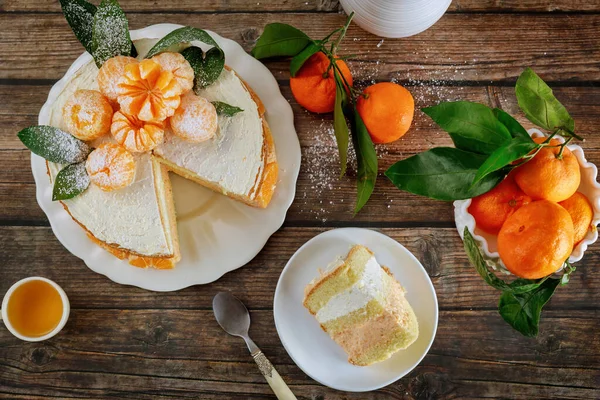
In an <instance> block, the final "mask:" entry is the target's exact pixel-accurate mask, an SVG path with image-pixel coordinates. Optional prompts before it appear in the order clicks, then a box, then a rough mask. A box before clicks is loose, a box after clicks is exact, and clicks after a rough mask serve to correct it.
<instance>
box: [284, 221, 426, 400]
mask: <svg viewBox="0 0 600 400" xmlns="http://www.w3.org/2000/svg"><path fill="white" fill-rule="evenodd" d="M355 244H362V245H364V246H367V247H368V248H369V249H371V251H373V253H375V257H376V258H377V261H378V262H379V263H380V264H381V265H385V266H387V267H388V268H389V269H390V271H392V273H393V274H394V277H395V278H396V279H397V280H398V281H399V282H400V283H401V284H402V286H404V288H405V289H406V291H407V295H406V297H407V299H408V301H409V303H410V304H411V306H412V307H413V309H414V311H415V314H416V316H417V320H418V322H419V337H418V339H417V340H416V342H415V343H413V344H412V345H411V346H409V347H408V348H407V349H405V350H400V351H399V352H397V353H396V354H394V355H393V356H392V357H391V358H389V359H388V360H386V361H382V362H380V363H376V364H373V365H371V366H368V367H358V366H355V365H352V364H350V363H349V362H348V356H347V355H346V353H345V352H344V351H343V350H342V348H341V347H339V346H338V345H337V344H336V343H335V342H334V341H333V340H332V339H331V338H330V337H329V335H328V334H327V333H325V332H324V331H323V330H322V329H321V327H320V326H319V323H318V322H317V320H316V319H315V318H314V316H312V315H311V314H310V313H309V312H308V310H307V309H306V308H304V306H303V305H302V301H303V299H304V287H305V286H306V285H307V284H308V283H309V282H310V281H311V280H312V279H314V278H316V277H317V276H318V272H317V271H318V269H319V268H321V269H325V268H326V267H327V265H328V264H329V263H331V262H332V261H333V260H335V259H336V257H339V256H346V254H347V253H348V251H349V250H350V248H351V247H352V246H353V245H355ZM273 314H274V317H275V326H276V327H277V333H278V334H279V338H280V339H281V342H282V343H283V346H284V347H285V349H286V350H287V352H288V354H289V355H290V357H291V358H292V359H293V360H294V362H295V363H296V364H297V365H298V366H299V367H300V368H301V369H302V370H303V371H304V372H305V373H306V374H307V375H309V376H310V377H311V378H313V379H314V380H316V381H317V382H319V383H321V384H323V385H326V386H329V387H331V388H333V389H337V390H344V391H349V392H366V391H369V390H376V389H379V388H382V387H384V386H386V385H389V384H390V383H392V382H394V381H396V380H398V379H400V378H402V377H403V376H405V375H406V374H408V373H409V372H410V371H411V370H412V369H413V368H415V367H416V366H417V365H418V364H419V363H420V362H421V360H422V359H423V357H425V354H427V352H428V351H429V348H430V347H431V344H432V343H433V339H434V337H435V332H436V330H437V324H438V303H437V297H436V294H435V289H434V288H433V284H432V283H431V279H429V275H427V272H426V271H425V268H423V266H422V265H421V263H420V262H419V260H417V259H416V258H415V256H414V255H413V254H412V253H411V252H410V251H408V250H407V249H406V248H405V247H404V246H402V245H401V244H400V243H398V242H396V241H395V240H394V239H392V238H390V237H388V236H386V235H384V234H382V233H379V232H376V231H372V230H369V229H360V228H343V229H335V230H331V231H327V232H324V233H321V234H320V235H318V236H315V237H314V238H312V239H311V240H309V241H308V242H306V244H304V245H303V246H302V247H300V249H298V251H296V253H295V254H294V255H293V256H292V258H290V260H289V261H288V263H287V265H286V266H285V268H284V269H283V272H282V273H281V277H280V278H279V282H278V283H277V289H276V290H275V299H274V303H273Z"/></svg>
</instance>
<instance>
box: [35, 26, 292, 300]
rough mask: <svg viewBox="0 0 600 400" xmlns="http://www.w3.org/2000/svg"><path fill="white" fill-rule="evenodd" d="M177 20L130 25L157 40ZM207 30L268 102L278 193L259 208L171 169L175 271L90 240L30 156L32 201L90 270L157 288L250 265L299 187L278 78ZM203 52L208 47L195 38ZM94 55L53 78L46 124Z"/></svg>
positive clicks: (136, 35)
mask: <svg viewBox="0 0 600 400" xmlns="http://www.w3.org/2000/svg"><path fill="white" fill-rule="evenodd" d="M181 26H182V25H175V24H158V25H152V26H149V27H147V28H144V29H139V30H134V31H131V38H132V39H133V40H137V39H144V38H162V37H163V36H165V35H166V34H168V33H169V32H171V31H173V30H174V29H177V28H180V27H181ZM208 33H209V34H210V35H211V36H212V37H213V38H214V39H215V41H216V42H217V43H218V44H219V46H221V48H222V49H223V50H224V52H225V61H226V64H227V65H228V66H230V67H232V68H233V69H234V70H235V71H236V72H237V73H238V74H239V75H240V76H241V77H242V78H243V79H244V80H245V81H246V82H247V83H248V84H249V85H250V86H251V87H252V89H253V90H254V91H255V92H256V93H257V94H258V96H259V97H260V98H261V100H262V102H263V103H264V105H265V107H266V110H267V112H266V118H267V121H268V123H269V126H270V128H271V130H272V133H273V139H274V141H275V147H276V153H277V161H278V163H279V178H278V182H277V188H276V190H275V194H274V196H273V199H272V201H271V203H270V204H269V206H268V207H267V208H266V209H257V208H253V207H249V206H246V205H244V204H241V203H238V202H236V201H234V200H231V199H229V198H228V197H225V196H222V195H220V194H217V193H214V192H212V191H210V190H208V189H205V188H203V187H201V186H199V185H197V184H195V183H193V182H190V181H187V180H185V179H183V178H180V177H178V176H175V175H174V174H171V179H172V184H173V193H174V198H175V209H176V211H177V226H178V232H179V241H180V243H181V261H180V262H179V263H178V264H177V266H176V267H175V269H172V270H155V269H140V268H136V267H133V266H131V265H129V264H128V263H127V262H126V261H123V260H119V259H118V258H116V257H114V256H113V255H111V254H109V253H108V252H107V251H105V250H103V249H102V248H100V247H99V246H98V245H96V244H94V243H93V242H92V241H91V240H90V239H88V237H87V235H86V234H85V232H84V231H83V229H81V227H80V226H79V225H77V223H75V222H74V221H73V220H72V219H71V217H70V216H69V214H68V213H67V212H66V211H65V210H64V209H63V207H62V206H61V204H60V203H59V202H52V186H51V184H50V180H49V179H48V175H47V172H46V164H45V161H44V160H43V159H42V158H41V157H38V156H36V155H34V154H33V155H32V158H31V167H32V170H33V176H34V178H35V182H36V185H37V200H38V203H39V204H40V207H41V208H42V209H43V210H44V212H45V213H46V215H47V216H48V219H49V220H50V225H51V226H52V230H53V231H54V234H55V235H56V237H57V238H58V240H59V241H60V242H61V243H62V244H63V245H64V246H65V247H66V248H67V249H68V250H69V251H70V252H71V253H73V254H74V255H75V256H77V257H79V258H81V259H82V260H83V261H84V262H85V263H86V265H87V266H88V267H89V268H90V269H92V270H93V271H95V272H98V273H100V274H104V275H106V276H107V277H108V278H110V279H112V280H113V281H115V282H117V283H121V284H127V285H133V286H138V287H141V288H144V289H148V290H155V291H173V290H179V289H182V288H185V287H187V286H191V285H197V284H204V283H209V282H212V281H215V280H217V279H219V278H220V277H221V276H223V275H224V274H225V273H227V272H229V271H232V270H234V269H236V268H239V267H241V266H243V265H245V264H247V263H248V262H249V261H250V260H252V258H254V257H255V256H256V254H258V252H259V251H260V250H261V249H262V248H263V247H264V245H265V243H266V242H267V240H268V239H269V237H270V236H271V235H272V234H273V233H275V231H277V230H278V229H279V228H280V227H281V224H283V221H284V219H285V215H286V212H287V210H288V208H289V207H290V205H291V204H292V201H293V200H294V195H295V192H296V179H297V178H298V172H299V170H300V143H299V142H298V137H297V136H296V130H295V128H294V115H293V113H292V109H291V107H290V105H289V103H288V102H287V101H286V99H285V98H284V97H283V96H282V95H281V92H280V91H279V86H278V84H277V81H276V80H275V78H274V77H273V75H272V74H271V72H270V71H269V70H268V69H267V68H266V67H265V66H264V65H263V64H262V63H261V62H259V61H257V60H256V59H254V58H253V57H252V56H250V55H249V54H247V53H246V52H245V51H244V49H242V47H241V46H240V45H239V44H237V43H236V42H234V41H233V40H229V39H225V38H222V37H221V36H219V35H217V34H216V33H214V32H210V31H208ZM194 45H197V46H199V47H202V48H203V49H204V50H206V49H207V46H206V45H204V44H202V43H199V42H198V43H194ZM90 60H91V56H90V55H89V54H88V53H84V54H83V55H81V56H80V57H79V58H78V59H77V60H76V61H75V62H74V63H73V65H71V67H70V68H69V70H68V71H67V73H66V74H65V76H64V77H63V78H62V79H61V80H60V81H58V82H57V83H56V84H55V85H54V87H53V88H52V90H51V91H50V94H49V96H48V100H47V102H46V104H45V105H44V106H43V107H42V110H41V111H40V116H39V123H40V124H48V121H49V110H50V107H51V105H52V103H53V102H54V101H55V99H56V97H57V96H58V94H59V93H60V92H61V90H62V89H63V87H64V86H65V85H66V83H67V82H68V80H69V79H70V77H71V76H72V75H73V74H74V73H75V72H76V71H77V70H78V69H79V68H80V67H81V66H83V65H85V64H86V63H87V62H88V61H90Z"/></svg>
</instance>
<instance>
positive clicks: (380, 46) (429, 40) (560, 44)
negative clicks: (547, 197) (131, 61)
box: [0, 13, 600, 82]
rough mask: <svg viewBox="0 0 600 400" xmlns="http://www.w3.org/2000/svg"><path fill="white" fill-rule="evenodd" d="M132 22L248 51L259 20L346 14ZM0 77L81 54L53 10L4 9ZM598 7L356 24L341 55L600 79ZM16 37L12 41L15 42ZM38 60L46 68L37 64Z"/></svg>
mask: <svg viewBox="0 0 600 400" xmlns="http://www.w3.org/2000/svg"><path fill="white" fill-rule="evenodd" d="M129 17H130V21H131V27H132V28H133V29H135V28H139V27H143V26H147V25H150V24H154V23H160V22H173V23H180V24H186V25H202V27H203V28H206V29H210V30H214V31H216V32H218V33H219V34H221V35H222V36H225V37H229V38H231V39H233V40H236V41H238V42H239V43H240V44H242V45H243V46H244V48H245V49H246V50H249V49H250V48H251V47H252V46H253V44H254V41H255V40H256V38H257V37H258V35H259V34H260V32H261V31H262V28H263V27H264V25H265V24H267V23H269V22H275V21H279V22H285V23H292V24H294V25H296V26H298V27H299V28H300V29H303V30H305V31H306V32H307V33H308V34H309V35H310V36H312V37H314V38H321V37H324V36H325V35H326V34H327V33H329V32H330V31H331V30H333V29H334V28H337V27H339V26H340V25H341V24H342V23H343V21H344V16H343V15H340V14H336V13H333V14H332V13H327V14H323V15H321V16H320V18H319V23H318V24H315V23H314V15H312V14H310V13H308V14H307V13H300V14H285V13H283V14H281V13H272V14H253V13H251V14H245V13H242V14H236V15H235V18H232V17H231V15H227V14H206V15H203V16H202V18H201V19H199V18H198V16H196V15H193V14H192V15H189V14H159V13H152V14H135V13H131V14H130V15H129ZM0 25H1V26H18V27H19V29H13V30H3V31H2V33H0V79H58V78H60V77H61V76H62V75H63V74H64V72H65V71H66V69H67V67H68V66H69V65H71V63H72V62H73V61H74V60H75V58H76V57H77V56H78V55H80V54H81V53H82V47H81V45H79V44H78V43H77V42H76V40H75V37H74V35H73V34H72V32H71V31H70V29H69V27H68V25H67V23H66V21H65V20H64V18H63V17H62V16H61V15H59V14H16V15H12V14H2V15H0ZM599 25H600V14H583V15H569V16H568V18H567V17H565V18H555V17H554V16H552V15H545V14H533V15H523V14H448V15H446V16H444V17H443V18H442V19H441V20H440V21H439V22H438V23H437V24H436V25H434V26H433V27H432V28H431V29H429V30H427V31H425V32H423V33H422V34H420V35H417V36H414V37H411V38H406V39H395V40H392V39H389V40H387V39H386V40H385V41H383V42H382V41H381V38H379V37H376V36H374V35H371V34H368V33H366V32H364V31H363V30H362V29H360V28H358V27H357V26H356V25H352V26H351V27H350V29H349V31H348V39H347V40H346V41H345V42H344V46H343V48H342V49H341V51H340V53H341V54H358V55H359V56H358V58H359V59H360V60H363V61H361V62H360V63H357V64H360V65H359V68H355V70H354V71H355V76H356V78H357V79H359V80H362V79H371V78H373V79H386V80H387V79H401V80H402V79H421V80H460V81H462V80H467V81H490V80H491V81H506V80H514V78H515V77H516V76H517V75H518V74H519V73H520V72H521V71H522V70H523V68H524V67H525V66H533V67H535V69H536V71H537V72H538V73H541V74H544V75H545V76H546V78H547V79H548V80H552V81H573V82H575V81H582V80H583V81H597V80H600V66H599V64H598V63H597V62H596V60H598V58H599V57H600V43H599V42H598V41H597V40H596V34H597V32H598V26H599ZM17 44H18V45H17ZM288 64H289V62H288V61H285V62H269V63H268V65H269V66H270V67H271V68H272V69H273V70H274V72H275V76H276V77H277V78H286V77H287V76H289V74H288ZM41 65H43V66H44V68H40V66H41Z"/></svg>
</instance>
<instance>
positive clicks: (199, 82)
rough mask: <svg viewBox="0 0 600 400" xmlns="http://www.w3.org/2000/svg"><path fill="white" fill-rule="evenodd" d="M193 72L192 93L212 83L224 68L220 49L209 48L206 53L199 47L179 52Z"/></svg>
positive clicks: (223, 55)
mask: <svg viewBox="0 0 600 400" xmlns="http://www.w3.org/2000/svg"><path fill="white" fill-rule="evenodd" d="M181 54H182V55H183V57H185V59H186V60H187V61H188V62H189V63H190V65H191V66H192V69H193V70H194V92H195V93H196V94H198V92H199V91H200V90H202V89H204V88H205V87H207V86H210V85H211V84H212V83H214V82H215V81H216V80H217V79H219V76H220V75H221V72H223V68H224V67H225V54H224V53H223V51H221V49H218V48H216V47H213V48H211V49H210V50H208V51H207V52H206V53H204V52H203V51H202V49H201V48H200V47H195V46H192V47H188V48H187V49H185V50H183V51H182V52H181Z"/></svg>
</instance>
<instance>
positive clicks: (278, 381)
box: [252, 350, 296, 400]
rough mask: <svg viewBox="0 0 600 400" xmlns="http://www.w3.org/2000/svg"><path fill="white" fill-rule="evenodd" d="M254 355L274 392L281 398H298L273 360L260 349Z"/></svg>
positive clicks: (280, 399)
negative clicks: (272, 362)
mask: <svg viewBox="0 0 600 400" xmlns="http://www.w3.org/2000/svg"><path fill="white" fill-rule="evenodd" d="M252 357H254V361H256V365H258V369H259V370H260V372H261V373H262V374H263V376H264V377H265V379H266V380H267V383H268V384H269V386H271V389H273V393H275V396H277V398H278V399H279V400H296V396H294V393H292V391H291V390H290V388H289V387H288V386H287V385H286V384H285V382H284V381H283V378H281V376H280V375H279V373H278V372H277V370H276V369H275V367H274V366H273V364H271V361H269V360H268V359H267V356H265V355H264V354H263V352H262V351H260V350H258V351H257V352H256V353H253V354H252Z"/></svg>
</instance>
